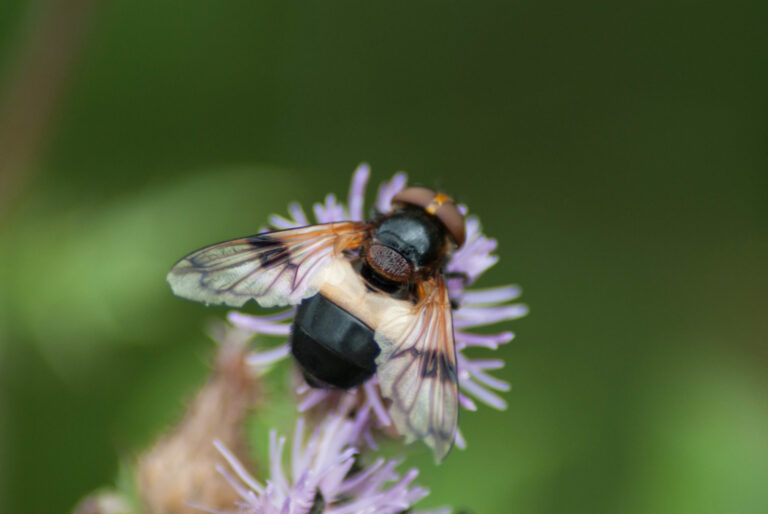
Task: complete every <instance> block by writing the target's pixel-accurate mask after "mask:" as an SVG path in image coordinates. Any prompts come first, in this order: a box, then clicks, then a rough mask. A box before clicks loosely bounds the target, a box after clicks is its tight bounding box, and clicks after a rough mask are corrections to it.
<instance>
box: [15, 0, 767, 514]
mask: <svg viewBox="0 0 768 514" xmlns="http://www.w3.org/2000/svg"><path fill="white" fill-rule="evenodd" d="M767 16H768V4H767V3H765V2H755V3H754V5H751V4H747V3H742V2H730V3H727V4H726V3H722V2H695V1H664V2H660V1H651V2H642V3H630V2H626V3H619V2H568V1H556V2H533V1H524V0H521V1H513V2H477V3H470V2H456V1H450V0H449V1H445V0H442V1H430V2H391V1H390V2H353V1H340V2H328V1H307V2H286V1H254V0H249V1H244V0H228V1H212V0H208V1H205V0H185V1H183V2H182V1H157V0H151V1H150V0H131V1H128V0H102V1H101V2H96V1H95V0H72V1H65V0H47V1H45V0H39V1H29V0H27V1H22V0H3V2H2V5H0V173H1V174H2V181H1V182H0V511H2V512H8V513H10V512H14V513H17V512H18V513H21V512H23V513H38V512H39V513H54V512H66V511H67V510H68V509H70V508H71V507H72V506H73V505H74V503H75V502H76V501H77V499H78V498H80V497H82V496H83V495H84V494H86V493H88V492H90V491H92V490H93V489H95V488H97V487H99V486H102V485H108V484H110V483H112V482H113V481H114V480H115V478H116V476H117V474H118V462H119V460H120V459H127V460H130V458H131V457H132V456H133V455H135V454H136V453H137V452H138V451H140V450H141V449H142V448H145V447H146V446H147V445H148V444H149V443H150V442H151V441H152V440H153V438H154V437H156V436H157V434H158V433H159V432H160V431H162V430H163V429H164V428H166V427H168V426H170V425H171V424H172V423H173V421H174V420H175V419H177V418H178V416H179V415H180V413H181V412H183V406H184V403H185V401H187V400H188V399H189V398H190V397H191V395H192V394H193V393H194V391H195V389H196V388H197V387H198V386H199V385H200V384H201V383H202V382H203V381H204V379H205V376H206V373H207V372H208V370H209V364H208V363H209V362H210V359H211V355H212V352H213V349H214V345H213V343H211V342H210V340H208V339H207V338H206V336H205V327H206V323H207V322H208V321H209V320H210V319H211V318H214V317H219V318H222V317H223V315H224V313H225V312H226V311H225V310H223V309H219V310H216V309H208V310H206V309H204V308H202V307H201V306H199V305H195V304H192V303H189V302H184V301H181V300H179V299H177V298H174V297H173V296H172V295H171V293H170V291H169V290H168V287H167V286H166V283H165V279H164V276H165V273H166V271H167V269H168V268H169V266H170V265H171V264H172V263H173V262H174V261H175V260H176V259H177V258H179V257H181V256H182V255H183V254H185V253H187V252H188V251H190V250H192V249H194V248H197V247H199V246H201V245H204V244H207V243H211V242H214V241H219V240H222V239H227V238H231V237H236V236H241V235H245V234H250V233H253V232H255V231H256V230H257V229H258V227H260V226H261V225H262V224H263V222H264V221H265V220H266V217H267V216H268V215H269V214H270V213H274V212H280V213H283V212H284V211H285V206H286V205H287V203H288V202H289V201H291V200H298V201H301V202H302V203H303V204H304V205H305V206H306V207H308V206H310V205H311V203H312V202H314V201H317V200H320V199H322V197H323V196H324V194H325V193H326V192H330V191H333V192H336V193H337V194H339V195H342V196H343V195H346V191H347V185H348V182H349V178H350V174H351V172H352V170H353V169H354V167H355V166H356V165H357V164H358V163H359V162H361V161H367V162H370V163H371V165H372V169H373V177H372V184H375V183H377V182H378V181H380V180H384V179H388V178H389V177H390V176H391V175H392V173H393V172H395V171H397V170H401V169H405V170H407V171H408V172H409V174H410V177H411V180H412V181H416V182H421V183H423V184H426V185H438V186H441V187H443V188H444V189H445V190H446V191H448V192H452V193H454V195H455V196H457V197H458V198H459V199H460V200H461V201H463V202H466V203H467V204H469V205H470V207H471V209H472V210H473V211H474V212H476V213H477V214H479V215H480V216H481V217H482V220H483V222H484V226H485V228H486V232H487V233H488V234H489V235H492V236H494V237H497V238H498V240H499V254H500V255H501V261H500V263H499V264H498V265H497V266H496V267H495V268H493V269H492V270H491V271H489V272H488V273H487V274H486V275H485V276H484V277H483V278H482V280H481V282H480V284H479V285H495V284H499V283H509V282H516V283H519V284H521V285H522V286H523V287H524V290H525V294H524V297H523V299H524V300H525V301H526V302H527V303H528V304H529V305H530V306H531V314H530V315H529V316H528V317H527V318H525V319H523V320H520V321H517V322H514V323H510V324H507V325H505V326H503V327H500V328H503V329H512V330H514V331H515V332H516V333H517V339H516V340H515V341H514V342H512V343H510V344H509V345H507V346H506V347H504V348H502V349H501V350H500V351H499V352H498V354H499V355H500V356H501V357H502V358H504V359H505V361H506V362H507V366H506V367H505V368H504V369H503V370H501V371H500V372H499V373H497V374H498V375H500V376H501V377H503V378H504V379H507V380H509V381H510V382H511V383H512V391H511V392H510V393H508V394H506V395H505V399H506V400H507V401H508V402H509V408H508V410H507V411H505V412H497V411H493V410H492V409H490V408H481V409H480V411H479V412H477V413H468V414H466V415H464V416H463V418H462V425H461V426H462V430H463V432H464V434H465V435H466V437H467V439H468V442H469V448H468V450H467V451H464V452H461V451H455V452H454V453H453V454H452V455H451V457H450V458H449V459H448V460H447V461H446V463H445V464H443V465H442V466H440V467H435V466H434V465H433V464H432V462H431V458H430V456H429V454H428V453H427V452H426V451H422V449H420V448H417V447H414V448H413V450H412V452H411V455H412V456H411V457H410V458H409V460H408V463H409V464H413V465H418V466H420V468H421V475H420V477H419V482H420V483H421V484H423V485H425V486H427V487H429V488H430V489H431V490H432V494H431V495H430V496H429V497H428V499H427V500H425V501H424V502H423V505H424V506H433V505H445V504H449V505H454V506H456V507H461V508H467V509H470V510H471V511H473V512H476V513H478V514H484V513H558V514H561V513H582V512H583V513H593V514H596V513H606V514H607V513H617V512H620V513H625V514H626V513H629V514H634V513H638V514H639V513H675V514H684V513H692V514H693V513H695V514H708V513H722V514H739V513H750V514H752V513H755V514H757V513H765V512H768V374H766V366H767V365H768V315H767V314H766V311H767V310H768V309H767V308H768V293H767V292H766V291H767V289H768V271H766V263H768V123H767V122H768V31H766V29H765V26H766V24H765V20H766V19H768V18H767ZM369 191H370V190H369ZM371 198H372V195H369V204H370V199H371ZM489 354H490V352H486V353H485V355H486V356H490V355H489ZM264 437H266V434H264Z"/></svg>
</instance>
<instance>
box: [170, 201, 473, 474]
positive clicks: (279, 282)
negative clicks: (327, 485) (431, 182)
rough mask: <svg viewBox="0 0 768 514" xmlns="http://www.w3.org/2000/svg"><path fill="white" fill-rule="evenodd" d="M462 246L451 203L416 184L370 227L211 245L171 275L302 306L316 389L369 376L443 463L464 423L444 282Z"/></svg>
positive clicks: (206, 299) (297, 347)
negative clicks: (450, 262)
mask: <svg viewBox="0 0 768 514" xmlns="http://www.w3.org/2000/svg"><path fill="white" fill-rule="evenodd" d="M464 239H465V221H464V216H463V215H462V214H461V213H460V212H459V209H458V208H457V207H456V205H455V204H454V202H453V200H452V199H451V198H449V197H448V196H446V195H444V194H442V193H438V192H435V191H432V190H430V189H427V188H423V187H410V188H407V189H404V190H402V191H401V192H399V193H398V194H397V195H395V196H394V198H393V200H392V209H391V210H390V211H389V212H387V213H383V214H378V215H376V216H374V217H373V218H372V219H370V220H367V221H361V222H356V221H346V222H336V223H326V224H320V225H311V226H306V227H300V228H293V229H287V230H277V231H274V232H268V233H262V234H257V235H255V236H250V237H244V238H241V239H235V240H232V241H227V242H224V243H219V244H215V245H212V246H208V247H206V248H203V249H201V250H198V251H196V252H193V253H191V254H190V255H188V256H186V257H184V258H183V259H181V260H180V261H179V262H177V263H176V264H175V265H174V266H173V268H172V269H171V271H170V272H169V273H168V282H169V283H170V285H171V289H172V290H173V292H174V293H175V294H176V295H178V296H181V297H183V298H187V299H190V300H195V301H199V302H203V303H205V304H225V305H229V306H232V307H240V306H242V305H243V304H244V303H245V302H247V301H248V300H255V301H256V302H257V303H258V304H259V305H261V306H262V307H273V306H278V305H296V306H298V308H297V311H296V316H295V319H294V322H293V327H292V331H291V339H290V343H291V352H292V353H293V356H294V358H295V360H296V362H297V363H298V365H299V367H300V369H301V371H302V373H303V375H304V377H305V378H306V380H307V382H308V383H309V384H310V385H311V386H313V387H322V388H341V389H349V388H352V387H355V386H357V385H360V384H362V383H363V382H365V381H366V380H368V379H369V378H371V377H372V376H373V375H374V373H375V374H376V375H377V376H378V379H379V384H380V387H381V392H382V394H383V395H384V396H385V397H387V398H390V399H391V400H392V403H391V407H390V415H391V416H392V419H393V421H394V423H395V426H396V428H397V429H398V430H399V431H400V433H401V434H403V435H405V436H406V437H407V438H408V439H409V440H413V439H416V438H419V439H423V440H424V441H425V442H426V443H427V444H428V445H429V446H430V447H432V448H433V449H434V451H435V455H436V457H437V458H438V459H439V460H442V459H443V458H444V457H445V456H446V455H447V453H448V451H449V450H450V448H451V446H452V444H453V440H454V437H455V434H456V426H457V422H458V389H457V387H458V377H457V370H456V350H455V348H454V340H453V320H452V314H451V300H450V298H449V296H448V289H447V287H446V281H445V276H444V269H445V265H446V264H447V262H448V260H449V258H450V256H451V254H452V252H453V251H454V250H456V249H457V248H459V247H461V245H462V244H463V243H464Z"/></svg>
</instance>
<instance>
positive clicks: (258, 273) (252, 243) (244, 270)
mask: <svg viewBox="0 0 768 514" xmlns="http://www.w3.org/2000/svg"><path fill="white" fill-rule="evenodd" d="M367 229H368V225H367V224H366V223H358V222H341V223H327V224H323V225H312V226H308V227H300V228H295V229H288V230H278V231H275V232H268V233H265V234H258V235H255V236H250V237H244V238H241V239H234V240H232V241H226V242H224V243H218V244H215V245H212V246H208V247H206V248H202V249H200V250H197V251H196V252H193V253H191V254H189V255H187V256H186V257H184V258H183V259H181V260H180V261H179V262H177V263H176V264H175V265H174V266H173V268H171V271H170V272H169V273H168V276H167V279H168V283H169V284H170V285H171V289H172V290H173V293H174V294H176V295H178V296H181V297H183V298H187V299H189V300H194V301H198V302H203V303H205V304H225V305H229V306H231V307H240V306H242V305H243V304H244V303H245V302H247V301H248V300H250V299H254V300H256V302H258V304H259V305H261V306H262V307H272V306H275V305H296V304H298V303H300V302H301V300H302V299H303V298H307V297H309V296H312V295H313V294H315V293H316V292H317V290H318V288H319V285H320V284H319V282H320V281H318V280H317V278H318V272H321V271H322V269H323V268H324V267H325V265H326V264H327V263H328V262H329V261H330V259H333V258H334V257H338V256H339V255H340V254H341V252H342V251H344V250H347V249H352V248H356V247H358V246H360V244H361V243H362V241H363V239H364V238H365V235H366V233H367Z"/></svg>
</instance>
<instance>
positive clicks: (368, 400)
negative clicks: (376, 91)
mask: <svg viewBox="0 0 768 514" xmlns="http://www.w3.org/2000/svg"><path fill="white" fill-rule="evenodd" d="M369 177H370V169H369V167H368V165H366V164H362V165H360V166H359V167H358V168H357V169H356V170H355V172H354V174H353V176H352V184H351V187H350V191H349V197H348V201H347V204H346V205H344V204H343V203H341V202H339V201H338V199H337V198H336V196H335V195H333V194H328V195H327V196H326V197H325V201H324V202H323V203H317V204H315V205H314V206H313V214H314V217H315V223H332V222H337V221H345V220H351V221H362V220H363V219H364V214H363V205H364V197H365V189H366V185H367V183H368V179H369ZM406 183H407V177H406V175H405V173H397V174H395V175H394V176H393V177H392V179H391V180H389V181H387V182H383V183H382V184H381V185H380V186H379V189H378V193H377V195H376V201H375V212H379V213H384V212H387V211H389V210H390V208H391V204H392V198H393V197H394V196H395V195H396V194H397V193H398V192H399V191H401V190H403V189H404V188H405V186H406ZM459 210H460V211H461V212H462V214H464V215H465V216H466V241H465V243H464V245H462V247H461V248H459V249H457V250H456V251H455V252H454V253H453V254H452V256H451V258H450V261H449V262H448V264H447V265H446V268H445V271H446V272H447V274H449V276H448V278H447V285H448V291H449V295H450V298H451V301H452V303H453V304H455V305H456V306H457V307H456V308H455V309H454V311H453V326H454V330H455V332H454V339H455V345H456V357H457V368H458V379H459V388H460V392H459V403H460V405H461V406H462V408H464V409H466V410H470V411H474V410H477V405H476V403H475V400H478V401H480V402H482V403H485V404H486V405H489V406H491V407H493V408H496V409H505V408H506V402H505V401H504V400H503V399H502V398H501V397H500V396H499V394H498V392H499V391H507V390H509V384H508V383H507V382H504V381H502V380H499V379H497V378H495V377H493V376H491V375H490V374H488V371H491V370H494V369H499V368H501V367H503V366H504V362H503V361H502V360H500V359H471V358H469V357H468V356H467V355H466V354H465V353H464V350H466V349H468V348H472V347H482V348H487V349H491V350H495V349H496V348H498V346H499V345H502V344H504V343H507V342H509V341H511V340H512V338H513V337H514V334H513V333H512V332H509V331H504V332H499V333H495V334H477V333H473V332H471V331H469V329H473V328H476V327H480V326H485V325H491V324H495V323H498V322H502V321H508V320H513V319H517V318H520V317H522V316H525V315H526V314H527V312H528V308H527V306H525V305H524V304H519V303H511V302H512V301H513V300H515V299H517V298H518V297H519V296H520V294H521V291H520V288H519V287H517V286H515V285H505V286H501V287H493V288H486V289H468V286H470V285H472V284H473V283H474V282H475V281H476V280H477V279H478V277H480V276H481V275H482V274H483V273H484V272H485V271H486V270H487V269H488V268H490V267H491V266H493V265H494V264H496V262H498V259H499V258H498V256H496V255H495V254H494V253H493V252H494V251H495V250H496V247H497V242H496V240H495V239H492V238H488V237H487V236H485V235H484V234H483V232H482V227H481V225H480V220H479V219H478V218H477V216H474V215H471V214H469V213H468V208H467V207H466V206H465V205H459ZM288 212H289V214H290V217H283V216H278V215H273V216H271V217H270V218H269V222H270V224H271V225H272V226H273V227H274V228H277V229H287V228H295V227H300V226H305V225H309V224H311V223H312V222H311V221H310V219H309V217H308V216H307V215H306V213H305V212H304V210H303V209H302V207H301V206H300V205H299V204H298V203H292V204H290V205H289V207H288ZM294 312H295V308H291V309H288V310H285V311H283V312H281V313H278V314H272V315H267V316H253V315H247V314H243V313H240V312H236V311H233V312H230V313H229V320H230V322H231V323H233V324H234V325H236V326H238V327H241V328H244V329H247V330H250V331H252V332H253V333H254V334H271V335H283V336H286V337H287V336H289V334H290V324H291V321H292V319H293V315H294ZM289 353H290V349H289V347H288V343H287V342H286V343H285V344H284V345H281V346H279V347H277V348H275V349H272V350H269V351H257V352H254V353H253V354H252V355H251V356H250V362H251V363H252V365H253V366H254V367H255V368H257V369H259V370H264V369H267V368H268V367H269V366H271V364H273V363H274V362H276V361H277V360H280V359H282V358H283V357H285V356H287V355H288V354H289ZM298 393H299V394H300V396H301V401H300V403H299V411H300V412H305V411H307V410H310V409H313V408H316V407H320V408H328V406H331V405H335V404H337V403H338V401H339V400H338V397H339V396H342V395H353V396H357V397H359V398H360V399H361V400H360V407H361V409H360V410H361V411H362V412H368V413H369V415H370V418H371V422H372V425H374V426H377V427H389V426H390V425H391V424H392V421H391V419H390V417H389V415H388V414H387V409H386V407H385V402H384V400H383V399H382V397H381V393H380V391H379V388H378V382H377V379H376V377H375V376H374V377H372V378H371V379H369V380H368V381H367V382H365V383H364V384H362V385H361V386H359V387H357V388H354V389H352V390H350V391H329V390H325V389H314V388H311V387H309V386H308V385H307V384H306V383H301V385H300V386H299V387H298ZM364 435H365V436H366V438H367V439H368V440H369V442H370V443H371V444H374V443H373V440H372V439H371V437H370V433H369V431H368V430H364ZM455 442H456V445H457V446H459V447H460V448H464V447H465V442H464V438H463V436H462V435H461V432H460V431H459V432H457V435H456V441H455ZM374 446H375V444H374Z"/></svg>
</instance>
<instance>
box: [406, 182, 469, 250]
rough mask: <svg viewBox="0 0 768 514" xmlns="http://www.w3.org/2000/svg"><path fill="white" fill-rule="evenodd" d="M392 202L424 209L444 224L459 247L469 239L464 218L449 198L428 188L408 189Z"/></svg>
mask: <svg viewBox="0 0 768 514" xmlns="http://www.w3.org/2000/svg"><path fill="white" fill-rule="evenodd" d="M392 202H393V203H408V204H411V205H416V206H418V207H421V208H423V209H424V210H425V211H427V212H428V213H430V214H432V215H433V216H436V217H437V219H439V220H440V221H442V222H443V225H445V228H446V229H448V234H450V236H451V238H452V239H453V242H454V243H456V246H457V247H460V246H461V245H463V244H464V240H465V239H466V237H467V235H466V227H465V223H464V216H463V215H462V214H461V212H459V209H458V208H457V207H456V205H455V204H454V203H453V200H452V199H451V198H450V197H449V196H447V195H444V194H443V193H435V192H434V191H432V190H431V189H428V188H426V187H408V188H405V189H403V190H402V191H400V192H399V193H397V194H396V195H395V196H394V197H393V198H392Z"/></svg>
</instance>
